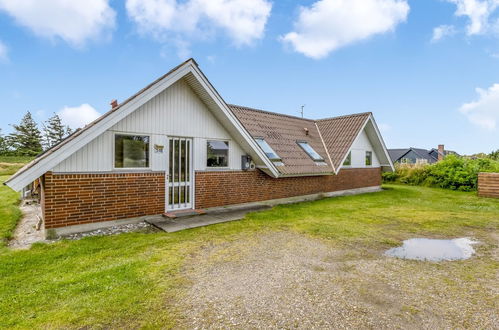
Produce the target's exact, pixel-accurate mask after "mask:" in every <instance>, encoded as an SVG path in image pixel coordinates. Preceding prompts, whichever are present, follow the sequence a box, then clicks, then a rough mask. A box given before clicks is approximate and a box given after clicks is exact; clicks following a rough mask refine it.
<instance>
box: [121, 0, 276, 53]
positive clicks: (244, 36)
mask: <svg viewBox="0 0 499 330" xmlns="http://www.w3.org/2000/svg"><path fill="white" fill-rule="evenodd" d="M126 9H127V12H128V16H129V17H130V18H131V19H132V20H133V21H134V22H135V23H136V24H137V25H138V27H139V30H140V31H141V32H142V33H146V34H151V35H153V36H154V37H155V38H156V39H158V40H160V41H162V42H172V43H174V44H175V45H176V46H177V47H179V48H181V52H183V53H186V52H187V51H186V44H187V45H188V44H189V40H192V39H196V38H206V37H208V36H210V35H211V34H213V33H215V32H216V31H218V30H221V31H224V32H225V33H226V34H228V35H229V37H230V38H231V39H232V40H233V42H234V43H235V44H236V45H237V46H242V45H251V44H253V43H254V42H255V41H256V40H258V39H261V38H262V37H263V35H264V32H265V25H266V23H267V19H268V18H269V16H270V11H271V9H272V4H271V3H270V2H269V1H268V0H187V1H177V0H127V2H126ZM179 40H181V41H182V42H180V41H179ZM187 48H188V47H187Z"/></svg>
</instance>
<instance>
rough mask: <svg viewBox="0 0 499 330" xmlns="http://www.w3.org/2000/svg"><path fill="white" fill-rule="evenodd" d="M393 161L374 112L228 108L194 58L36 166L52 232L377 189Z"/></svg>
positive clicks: (12, 183)
mask: <svg viewBox="0 0 499 330" xmlns="http://www.w3.org/2000/svg"><path fill="white" fill-rule="evenodd" d="M383 169H384V170H392V169H393V164H392V163H391V160H390V157H389V156H388V153H387V150H386V147H385V145H384V142H383V139H382V137H381V135H380V132H379V130H378V128H377V126H376V123H375V121H374V118H373V115H372V114H371V113H362V114H355V115H348V116H341V117H334V118H328V119H322V120H311V119H304V118H297V117H293V116H287V115H282V114H277V113H272V112H267V111H262V110H256V109H251V108H247V107H241V106H235V105H230V104H227V103H225V101H224V100H223V99H222V97H221V96H220V95H219V94H218V92H217V91H216V90H215V88H214V87H213V86H212V85H211V84H210V82H209V81H208V79H207V78H206V77H205V75H204V74H203V73H202V72H201V70H200V69H199V67H198V65H197V63H196V62H195V61H194V60H193V59H189V60H187V61H186V62H184V63H182V64H181V65H179V66H177V67H176V68H174V69H173V70H171V71H170V72H168V73H167V74H165V75H164V76H162V77H160V78H159V79H157V80H156V81H154V82H153V83H151V84H150V85H148V86H147V87H145V88H144V89H142V90H141V91H139V92H138V93H137V94H135V95H133V96H132V97H130V98H129V99H127V100H126V101H124V102H122V103H121V104H119V105H116V106H115V107H114V108H113V109H111V110H110V111H109V112H108V113H106V114H104V115H103V116H102V117H100V118H99V119H97V120H95V121H94V122H93V123H91V124H89V125H87V126H86V127H85V128H83V129H81V130H78V131H76V132H75V133H73V134H72V135H71V136H70V137H68V138H67V139H66V140H64V141H63V142H61V143H60V144H58V145H56V146H54V147H53V148H52V149H50V150H48V151H47V152H45V153H44V154H42V155H40V156H39V157H37V158H36V159H35V160H34V161H32V162H31V163H29V164H27V165H26V166H25V167H23V168H22V169H21V170H19V171H18V172H17V173H16V174H15V175H13V176H12V177H11V178H10V179H9V180H8V181H7V182H6V184H7V185H8V186H9V187H11V188H12V189H14V190H21V189H23V188H24V187H25V186H27V185H29V184H30V183H31V182H33V181H34V180H36V179H40V182H41V190H42V191H41V204H42V208H43V218H44V225H45V227H46V228H59V227H66V226H74V225H81V224H86V223H96V222H105V221H110V220H120V219H129V218H137V217H142V216H147V215H155V214H163V213H168V212H176V211H179V210H186V209H207V208H212V207H219V206H226V205H234V204H242V203H249V202H258V201H264V200H271V199H281V198H287V197H294V196H302V195H311V194H323V193H331V192H337V191H349V192H355V191H370V190H375V189H379V186H380V184H381V171H382V170H383Z"/></svg>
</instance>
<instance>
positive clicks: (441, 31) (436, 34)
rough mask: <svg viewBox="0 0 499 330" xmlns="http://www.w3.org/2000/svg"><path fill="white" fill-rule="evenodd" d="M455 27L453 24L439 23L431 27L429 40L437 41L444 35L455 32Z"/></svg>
mask: <svg viewBox="0 0 499 330" xmlns="http://www.w3.org/2000/svg"><path fill="white" fill-rule="evenodd" d="M456 32H457V31H456V28H455V27H454V26H453V25H440V26H437V27H436V28H434V29H433V37H432V38H431V42H438V41H440V40H442V39H443V38H445V37H448V36H451V35H454V34H456Z"/></svg>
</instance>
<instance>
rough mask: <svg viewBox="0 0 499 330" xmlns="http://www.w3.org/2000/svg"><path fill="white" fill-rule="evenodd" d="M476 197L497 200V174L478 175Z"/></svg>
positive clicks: (498, 182)
mask: <svg viewBox="0 0 499 330" xmlns="http://www.w3.org/2000/svg"><path fill="white" fill-rule="evenodd" d="M478 196H480V197H495V198H499V173H479V174H478Z"/></svg>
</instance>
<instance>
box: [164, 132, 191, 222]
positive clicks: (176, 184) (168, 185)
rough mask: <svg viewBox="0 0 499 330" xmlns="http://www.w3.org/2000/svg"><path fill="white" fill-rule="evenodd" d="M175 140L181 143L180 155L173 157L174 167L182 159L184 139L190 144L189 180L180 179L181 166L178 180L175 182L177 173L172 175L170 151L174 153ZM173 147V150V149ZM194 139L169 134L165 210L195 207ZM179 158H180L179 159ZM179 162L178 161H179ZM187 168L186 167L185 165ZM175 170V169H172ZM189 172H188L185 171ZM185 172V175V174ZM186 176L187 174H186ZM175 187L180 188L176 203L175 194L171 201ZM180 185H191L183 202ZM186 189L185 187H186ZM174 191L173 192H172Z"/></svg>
mask: <svg viewBox="0 0 499 330" xmlns="http://www.w3.org/2000/svg"><path fill="white" fill-rule="evenodd" d="M175 141H178V143H179V146H178V147H179V155H178V157H173V162H172V163H173V167H176V166H175V164H176V163H177V162H178V161H179V160H180V157H181V154H182V152H183V150H182V143H181V142H182V141H185V142H186V143H185V145H186V146H187V145H188V146H189V153H188V154H187V156H188V158H189V161H188V165H189V171H188V174H189V181H180V179H181V173H180V170H181V167H178V166H177V168H178V170H179V173H178V182H175V175H173V177H171V176H172V175H171V174H170V173H171V169H170V165H172V164H170V153H172V155H173V154H174V152H175V151H174V150H175ZM170 144H171V146H170ZM172 147H173V150H172ZM192 155H193V139H192V138H189V137H178V136H168V143H167V157H166V158H167V166H166V176H165V177H166V185H165V190H166V191H165V212H171V211H176V210H186V209H193V208H194V205H195V204H194V169H193V164H194V162H193V158H192ZM177 158H178V159H177ZM177 164H178V163H177ZM184 168H185V167H184ZM172 170H173V169H172ZM185 174H187V172H185ZM185 174H184V175H185ZM184 178H185V176H184ZM175 187H179V188H178V194H179V197H178V202H177V203H175V199H174V196H172V200H171V201H172V202H171V203H170V195H172V193H175V189H174V188H175ZM180 187H189V192H188V193H185V194H184V203H181V202H180V200H181V198H180V192H181V189H180ZM170 188H171V189H170ZM184 189H185V188H184ZM184 191H185V190H184ZM171 192H172V193H171ZM186 200H189V202H185V201H186Z"/></svg>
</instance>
